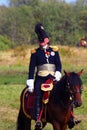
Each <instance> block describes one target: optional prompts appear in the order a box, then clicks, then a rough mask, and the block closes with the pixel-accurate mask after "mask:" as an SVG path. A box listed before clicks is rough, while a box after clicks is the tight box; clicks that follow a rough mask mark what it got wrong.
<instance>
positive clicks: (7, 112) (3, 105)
mask: <svg viewBox="0 0 87 130" xmlns="http://www.w3.org/2000/svg"><path fill="white" fill-rule="evenodd" d="M21 48H22V47H19V48H16V49H15V50H9V51H7V52H5V51H4V52H0V56H1V57H0V130H16V120H17V115H18V111H19V104H20V94H21V91H22V90H23V88H24V87H25V85H26V79H27V77H28V64H29V58H30V49H29V48H31V47H28V48H27V49H26V48H22V49H21ZM32 48H34V46H32ZM59 53H60V56H61V61H62V68H63V70H66V71H76V72H78V71H80V70H81V69H83V74H82V76H81V79H82V81H83V94H82V100H83V104H82V106H81V107H80V108H78V109H74V111H75V115H76V118H78V119H81V120H82V122H81V123H80V124H79V125H78V126H76V127H75V128H74V129H73V130H86V129H87V49H84V48H79V49H78V48H75V47H67V46H66V47H64V46H63V47H61V46H59ZM62 73H63V71H62ZM33 123H34V122H32V124H33ZM49 129H50V130H52V126H51V125H49V124H48V125H47V126H46V127H45V129H44V130H49Z"/></svg>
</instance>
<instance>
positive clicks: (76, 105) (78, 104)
mask: <svg viewBox="0 0 87 130" xmlns="http://www.w3.org/2000/svg"><path fill="white" fill-rule="evenodd" d="M81 105H82V101H80V102H78V101H75V102H74V107H75V108H76V107H80V106H81Z"/></svg>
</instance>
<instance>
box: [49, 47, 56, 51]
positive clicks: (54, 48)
mask: <svg viewBox="0 0 87 130" xmlns="http://www.w3.org/2000/svg"><path fill="white" fill-rule="evenodd" d="M50 47H51V48H52V49H53V51H58V47H57V46H50Z"/></svg>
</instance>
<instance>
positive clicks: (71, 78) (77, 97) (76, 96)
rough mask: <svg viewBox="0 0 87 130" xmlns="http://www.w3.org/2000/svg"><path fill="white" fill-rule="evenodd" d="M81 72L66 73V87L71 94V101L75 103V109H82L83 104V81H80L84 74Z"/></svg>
mask: <svg viewBox="0 0 87 130" xmlns="http://www.w3.org/2000/svg"><path fill="white" fill-rule="evenodd" d="M82 71H83V70H81V71H80V72H78V73H75V72H66V71H64V73H65V76H66V79H67V80H66V81H67V82H66V87H67V89H68V92H69V93H70V97H71V100H72V101H73V105H74V107H80V106H81V104H82V100H81V93H82V81H81V79H80V75H81V74H82Z"/></svg>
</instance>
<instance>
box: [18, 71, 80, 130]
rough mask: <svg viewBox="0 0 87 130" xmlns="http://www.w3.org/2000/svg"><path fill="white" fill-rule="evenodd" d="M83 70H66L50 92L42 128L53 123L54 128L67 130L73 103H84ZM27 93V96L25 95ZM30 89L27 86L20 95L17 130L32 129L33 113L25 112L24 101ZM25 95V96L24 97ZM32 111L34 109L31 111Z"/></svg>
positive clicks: (77, 105)
mask: <svg viewBox="0 0 87 130" xmlns="http://www.w3.org/2000/svg"><path fill="white" fill-rule="evenodd" d="M81 73H82V70H81V71H80V72H78V73H76V72H66V71H64V76H63V77H62V78H61V80H60V81H58V82H57V83H56V84H55V85H54V87H53V89H52V91H51V92H50V96H49V102H48V103H47V104H46V105H44V106H45V107H44V108H46V109H44V110H45V112H44V111H43V113H45V114H43V115H45V120H44V119H42V118H41V122H42V128H35V130H42V129H43V128H44V127H45V126H46V124H47V123H51V124H52V126H53V130H66V129H67V127H68V122H69V119H70V116H71V112H72V105H74V106H75V107H80V106H81V104H82V99H81V93H82V80H81V78H80V75H81ZM24 93H25V96H24ZM28 93H29V92H28V90H27V88H25V89H24V90H23V91H22V94H21V97H20V110H19V114H18V118H17V130H31V120H33V116H32V114H29V115H28V114H27V113H26V112H24V101H23V98H25V99H26V97H27V95H28ZM23 96H24V97H23ZM30 113H32V110H31V112H30Z"/></svg>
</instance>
